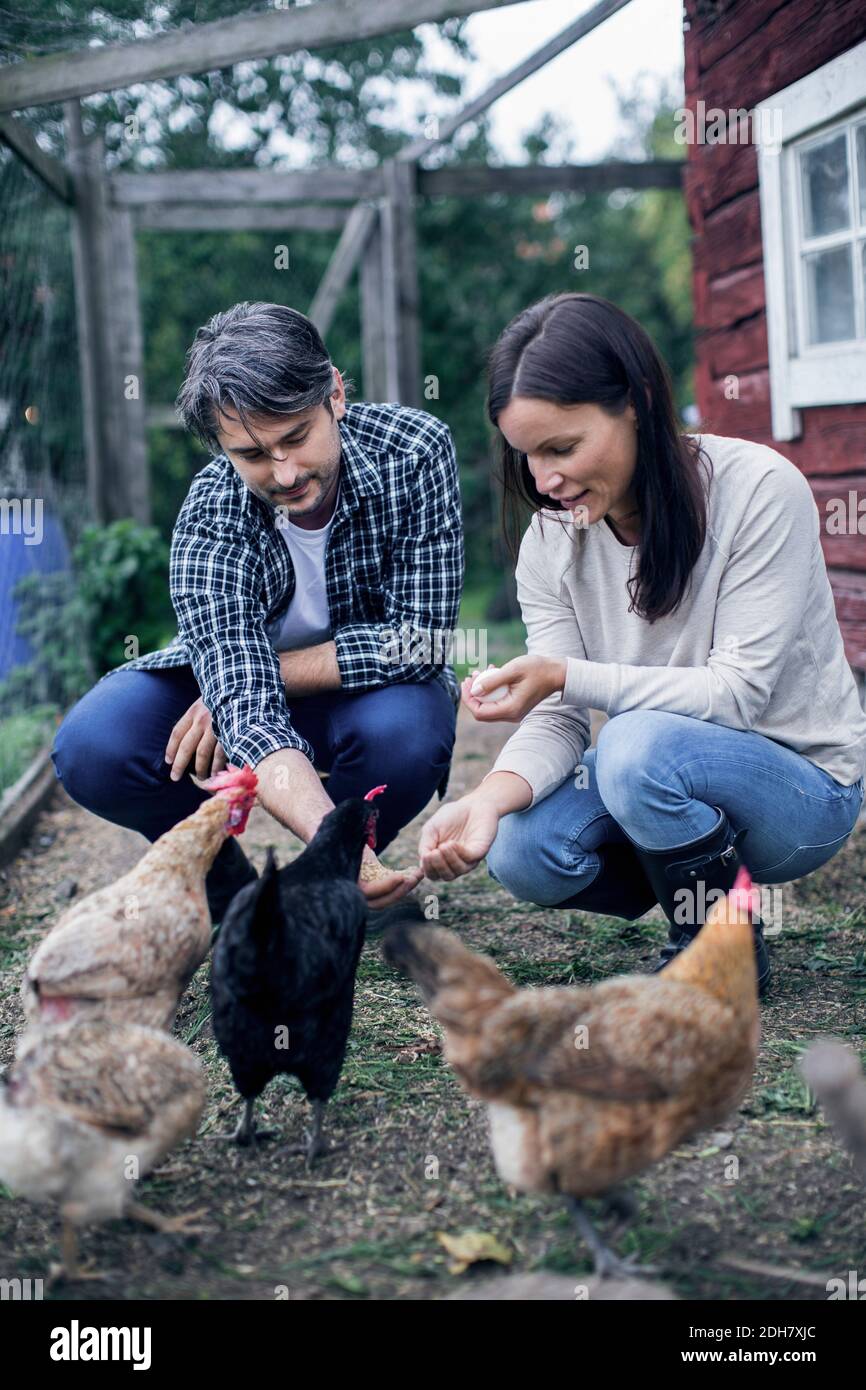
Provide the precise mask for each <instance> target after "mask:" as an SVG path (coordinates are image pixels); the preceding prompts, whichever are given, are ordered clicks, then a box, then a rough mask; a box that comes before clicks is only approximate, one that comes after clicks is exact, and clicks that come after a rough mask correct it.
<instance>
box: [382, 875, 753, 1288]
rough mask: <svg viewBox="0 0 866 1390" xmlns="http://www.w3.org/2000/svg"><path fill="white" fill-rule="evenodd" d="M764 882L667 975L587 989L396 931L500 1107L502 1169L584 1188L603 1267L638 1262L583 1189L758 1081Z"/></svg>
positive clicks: (509, 1178) (576, 1195)
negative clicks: (621, 1252) (758, 915)
mask: <svg viewBox="0 0 866 1390" xmlns="http://www.w3.org/2000/svg"><path fill="white" fill-rule="evenodd" d="M750 889H751V880H750V878H749V876H748V874H747V873H746V871H745V870H742V871H741V873H740V874H739V875H738V877H737V881H736V883H735V884H734V887H733V889H732V890H731V892H730V894H728V896H727V898H724V899H722V900H721V901H720V902H718V903H717V904H715V905H714V906H713V908H712V909H711V911H710V912H709V914H708V916H707V921H706V924H705V926H704V927H703V929H702V930H701V931H700V933H699V934H698V935H697V936H696V937H695V940H694V941H693V943H692V944H691V945H690V946H689V947H688V948H687V949H686V950H684V951H683V952H682V953H681V954H680V955H679V956H678V957H677V959H676V960H675V961H674V962H672V964H671V965H669V966H668V968H667V969H666V970H665V971H664V973H663V974H659V975H626V976H620V977H618V978H615V979H611V980H606V981H604V982H603V983H602V984H599V985H594V986H592V987H591V988H587V989H572V988H553V989H522V990H518V989H516V988H515V987H514V985H512V984H511V983H510V982H509V981H508V980H507V979H506V978H505V976H504V975H503V974H502V973H501V972H500V971H499V970H498V969H497V967H496V966H495V965H494V963H493V961H491V960H489V959H488V958H487V957H486V956H479V955H476V954H475V952H473V951H470V950H469V949H468V948H467V947H466V946H464V945H463V944H462V942H461V941H460V939H459V937H457V936H455V935H454V934H453V933H452V932H449V931H443V930H442V929H441V928H438V927H429V926H422V925H410V924H408V923H406V922H402V923H400V924H399V925H397V926H395V927H393V928H392V929H391V931H390V932H389V934H388V935H387V937H386V938H385V943H384V950H385V955H386V958H387V959H388V960H389V961H390V962H391V963H392V964H393V965H395V966H396V967H397V968H398V969H399V970H400V971H401V972H402V973H403V974H406V975H409V976H411V978H412V979H413V980H414V981H415V982H416V984H418V985H419V986H420V988H421V992H422V994H423V995H424V998H425V1001H426V1002H427V1004H428V1007H429V1008H430V1011H431V1013H432V1014H433V1016H434V1017H435V1018H436V1019H438V1021H439V1022H440V1023H441V1024H442V1026H443V1028H444V1031H445V1048H444V1056H445V1059H446V1061H448V1062H449V1063H450V1064H451V1066H452V1067H453V1068H454V1070H455V1071H456V1073H457V1075H458V1077H459V1078H460V1081H461V1082H462V1084H463V1086H464V1087H465V1089H466V1090H467V1091H468V1092H469V1094H470V1095H473V1096H476V1097H478V1098H479V1099H481V1100H484V1101H486V1102H487V1106H488V1114H489V1120H490V1136H491V1143H492V1148H493V1156H494V1159H495V1162H496V1167H497V1170H498V1172H499V1175H500V1177H501V1178H502V1179H503V1180H504V1181H505V1182H507V1183H511V1184H513V1185H514V1186H515V1187H517V1188H520V1189H522V1190H524V1191H531V1192H557V1193H561V1194H563V1195H564V1196H566V1197H568V1198H569V1200H570V1205H571V1207H572V1210H573V1213H574V1216H575V1219H576V1221H577V1224H578V1227H579V1229H580V1231H581V1233H582V1235H583V1236H584V1238H585V1239H586V1240H587V1243H588V1244H589V1245H590V1248H591V1250H592V1253H593V1256H594V1259H595V1264H596V1272H597V1273H599V1274H601V1275H610V1274H617V1275H621V1276H628V1275H630V1274H633V1273H635V1267H634V1266H633V1265H632V1264H631V1262H628V1261H621V1260H618V1259H617V1257H616V1256H615V1255H614V1254H613V1253H612V1252H611V1251H610V1250H609V1249H608V1248H607V1246H605V1245H604V1243H603V1241H602V1240H601V1238H600V1237H599V1235H598V1233H597V1232H596V1231H595V1228H594V1226H593V1225H592V1223H591V1222H590V1220H589V1217H588V1215H587V1213H586V1212H585V1211H584V1209H583V1207H582V1205H581V1203H580V1200H579V1199H580V1198H582V1197H591V1196H598V1195H601V1194H605V1193H608V1192H610V1191H611V1190H612V1189H614V1188H615V1187H616V1185H617V1184H618V1183H620V1182H622V1181H623V1180H624V1179H626V1178H629V1177H631V1176H633V1175H634V1174H636V1173H639V1172H640V1171H641V1170H642V1169H644V1168H646V1167H648V1166H649V1165H650V1164H651V1163H654V1162H656V1161H657V1160H658V1159H660V1158H662V1157H663V1156H664V1155H665V1154H666V1153H668V1152H670V1150H671V1149H672V1148H674V1147H675V1146H676V1145H677V1144H679V1143H680V1142H681V1141H682V1140H684V1139H686V1138H688V1137H689V1136H690V1135H693V1134H695V1133H696V1132H697V1131H699V1130H701V1129H704V1128H705V1127H707V1126H710V1125H714V1124H718V1123H719V1122H720V1121H721V1120H722V1119H724V1117H725V1116H726V1115H728V1114H729V1113H730V1111H731V1110H733V1109H734V1108H735V1107H736V1105H737V1104H738V1102H739V1101H740V1100H741V1098H742V1096H743V1095H744V1093H745V1091H746V1089H747V1088H748V1085H749V1082H750V1080H751V1076H752V1071H753V1067H754V1063H755V1056H756V1053H757V1047H758V1037H759V1025H758V995H757V982H756V975H755V961H754V944H753V938H752V928H751V925H750V923H751V916H750V902H751V893H750ZM645 1272H650V1271H648V1270H647V1271H645Z"/></svg>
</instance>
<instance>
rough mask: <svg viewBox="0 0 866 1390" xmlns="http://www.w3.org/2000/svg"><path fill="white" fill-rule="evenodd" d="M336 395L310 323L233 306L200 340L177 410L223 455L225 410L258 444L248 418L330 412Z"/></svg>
mask: <svg viewBox="0 0 866 1390" xmlns="http://www.w3.org/2000/svg"><path fill="white" fill-rule="evenodd" d="M333 389H334V364H333V363H332V361H331V359H330V357H329V356H328V351H327V348H326V347H325V344H324V343H323V342H322V339H321V336H320V334H319V330H318V329H317V328H316V326H315V324H314V323H313V322H312V321H311V320H310V319H308V318H307V317H306V315H304V314H300V313H298V311H297V309H289V308H287V307H286V305H284V304H247V303H244V304H235V305H234V307H233V308H231V309H227V310H226V311H225V313H222V314H214V316H213V318H211V319H209V320H208V322H207V323H206V324H203V325H202V327H201V328H200V329H199V330H198V332H197V333H196V335H195V340H194V342H193V345H192V347H191V348H190V350H189V352H188V353H187V359H186V376H185V378H184V383H183V386H182V387H181V389H180V393H179V395H178V398H177V408H178V411H179V412H180V415H181V418H182V420H183V423H184V424H185V426H186V428H187V429H188V430H190V431H191V433H192V434H194V435H195V436H196V438H198V439H200V440H201V442H202V443H203V444H205V445H206V446H207V447H208V448H209V449H211V450H212V452H213V453H215V454H218V453H220V442H219V439H218V436H217V430H218V418H217V417H218V414H219V412H220V411H221V410H224V409H225V408H226V407H228V408H229V409H230V410H232V411H233V412H234V413H235V414H236V415H237V416H238V419H239V420H240V421H241V422H242V424H243V425H244V428H245V429H246V430H248V432H249V433H250V435H251V436H252V438H253V439H256V436H255V433H254V431H253V430H252V429H251V428H250V424H249V421H250V419H251V418H254V417H256V416H262V415H294V414H296V413H297V412H298V411H300V410H307V409H309V407H310V406H314V405H322V404H323V403H326V404H327V406H328V409H329V410H330V408H331V403H330V400H329V397H330V394H331V392H332V391H333ZM256 442H257V443H258V442H259V441H258V440H256Z"/></svg>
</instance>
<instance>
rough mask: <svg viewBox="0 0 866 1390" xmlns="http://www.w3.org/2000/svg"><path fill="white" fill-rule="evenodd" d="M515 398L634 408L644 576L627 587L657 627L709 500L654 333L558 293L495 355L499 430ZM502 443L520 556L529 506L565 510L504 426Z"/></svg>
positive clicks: (584, 299)
mask: <svg viewBox="0 0 866 1390" xmlns="http://www.w3.org/2000/svg"><path fill="white" fill-rule="evenodd" d="M515 396H524V397H530V398H533V399H537V400H544V401H555V402H556V404H557V405H579V404H583V403H584V402H592V403H594V404H596V405H598V406H600V407H601V408H602V409H603V410H606V411H607V412H608V413H609V414H611V415H621V414H622V413H623V411H624V410H625V409H626V408H627V406H628V405H629V404H631V405H633V406H634V409H635V413H636V415H637V423H638V430H637V464H636V467H635V474H634V483H633V486H634V492H635V497H636V499H637V506H638V511H639V513H640V529H641V539H640V550H639V559H638V569H637V573H636V574H635V575H633V576H632V578H631V579H630V580H629V583H628V588H629V593H630V594H631V606H632V608H633V609H634V610H635V611H637V612H638V613H639V614H640V616H641V617H644V618H646V619H647V620H648V621H649V622H650V623H652V622H655V620H656V619H657V618H663V617H665V616H666V615H667V614H669V613H672V612H673V611H674V609H675V608H676V607H677V606H678V604H679V603H680V601H681V600H682V598H683V595H684V594H685V591H686V588H687V586H688V582H689V576H690V575H691V572H692V570H693V568H694V566H695V562H696V561H697V558H698V556H699V555H700V553H701V549H702V547H703V544H704V539H705V537H706V527H707V517H706V496H705V490H704V486H703V483H702V480H701V477H700V470H699V467H698V460H699V458H700V457H701V456H702V451H701V449H700V446H699V444H698V442H697V440H695V439H690V438H688V436H686V435H684V434H682V433H681V430H680V427H679V424H678V421H677V415H676V411H675V409H674V403H673V393H672V390H671V382H670V376H669V374H668V370H667V367H666V366H665V364H664V362H663V361H662V359H661V357H660V356H659V353H658V351H657V349H656V347H655V345H654V344H653V342H652V340H651V339H650V337H649V335H648V334H647V333H646V332H645V331H644V329H643V328H641V326H640V324H639V323H637V322H636V321H635V320H634V319H633V318H630V317H629V315H628V314H625V313H623V311H622V310H621V309H618V308H617V307H616V305H615V304H611V303H610V302H609V301H608V300H606V299H600V298H598V297H597V296H596V295H593V294H557V295H549V296H548V297H547V298H546V299H542V300H541V301H540V303H538V304H533V305H532V306H531V307H530V308H528V309H524V310H523V311H522V313H520V314H518V315H517V317H516V318H514V319H512V321H511V323H509V325H508V327H507V328H506V329H505V330H504V332H503V333H502V335H501V337H500V338H499V341H498V342H497V344H496V346H495V347H494V349H493V351H492V353H491V355H490V361H489V394H488V402H487V408H488V413H489V415H490V419H491V421H492V422H493V424H494V425H496V426H497V428H498V426H499V417H500V415H501V414H502V412H503V410H504V409H505V407H506V406H507V405H508V403H509V401H510V400H511V399H512V398H513V397H515ZM500 444H501V463H502V477H501V482H502V488H503V497H502V502H503V507H502V512H503V525H504V529H505V536H506V541H507V543H508V548H509V550H510V552H511V555H512V558H515V557H516V555H517V550H518V546H519V539H520V534H521V531H522V529H523V524H524V522H525V514H526V508H527V506H528V507H529V508H530V509H531V510H532V511H541V510H555V511H556V510H558V511H563V512H564V511H565V510H566V509H565V508H563V507H562V506H561V504H560V503H558V502H556V501H554V500H553V499H552V498H550V497H546V496H545V495H544V494H543V493H541V492H539V491H538V488H537V487H536V485H535V479H534V478H533V477H532V474H531V473H530V471H529V465H528V463H527V459H526V455H525V454H521V453H520V452H519V451H518V450H516V449H513V448H512V447H511V445H510V444H509V443H508V441H507V440H506V439H505V437H504V436H503V435H502V433H501V431H500ZM703 457H704V459H705V460H706V462H707V464H709V460H708V459H706V455H703ZM710 467H711V465H710ZM575 535H576V536H579V535H580V531H579V530H577V529H575Z"/></svg>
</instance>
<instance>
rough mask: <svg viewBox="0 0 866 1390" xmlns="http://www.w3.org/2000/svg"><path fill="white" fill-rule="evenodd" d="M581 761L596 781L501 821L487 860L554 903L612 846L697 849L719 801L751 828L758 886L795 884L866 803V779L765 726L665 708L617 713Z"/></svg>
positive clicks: (834, 846)
mask: <svg viewBox="0 0 866 1390" xmlns="http://www.w3.org/2000/svg"><path fill="white" fill-rule="evenodd" d="M582 767H583V768H584V769H585V777H584V778H583V779H582V780H584V781H585V782H586V785H585V786H582V787H580V788H578V787H576V786H575V778H573V777H570V778H569V779H568V781H567V782H564V783H563V784H562V786H561V787H558V788H557V789H556V791H554V792H551V793H550V795H549V796H546V797H545V798H544V800H543V801H539V802H538V803H537V805H534V806H530V807H529V808H528V809H527V810H526V811H515V812H513V813H512V814H511V815H508V816H504V817H503V818H502V820H501V821H500V823H499V830H498V833H497V836H496V839H495V840H494V842H493V844H492V846H491V848H490V853H489V854H488V856H487V867H488V870H489V872H490V875H491V877H493V878H495V879H496V880H497V882H499V883H501V884H502V885H503V886H504V887H505V888H507V889H508V891H509V892H510V893H512V894H513V895H514V897H515V898H518V899H520V900H521V901H523V902H532V903H539V904H543V905H545V906H554V905H555V904H556V903H561V902H564V901H565V899H566V898H570V897H572V896H574V894H576V893H579V892H581V891H582V890H583V889H584V888H587V887H589V885H590V884H591V883H592V881H593V879H594V878H595V877H596V875H597V874H598V872H599V869H600V863H601V861H600V860H599V856H598V853H597V851H598V849H599V848H600V846H601V845H603V844H605V843H609V842H611V841H617V840H618V841H624V840H632V841H634V842H635V843H636V844H637V845H639V846H640V847H641V848H643V849H649V850H665V851H666V850H671V849H678V848H680V847H682V846H686V845H690V844H692V843H693V842H694V841H695V840H699V839H701V838H702V837H703V836H705V835H707V834H709V832H710V831H711V830H713V829H714V828H715V826H716V825H717V824H718V821H719V815H718V811H717V810H716V809H715V808H716V807H720V808H721V809H722V810H723V811H724V812H725V814H726V815H727V817H728V820H729V821H730V823H731V825H732V826H733V828H734V830H740V829H745V830H746V832H747V833H746V835H745V836H744V837H743V839H742V840H741V841H740V844H739V849H740V853H741V856H742V859H743V862H744V863H745V864H746V866H747V867H748V869H749V872H750V874H751V875H752V878H753V879H754V880H755V882H757V883H787V882H788V881H789V880H791V879H795V878H803V877H804V876H805V875H806V874H810V873H812V871H813V870H814V869H817V868H820V866H821V865H822V864H826V862H827V860H828V859H832V857H833V855H834V854H835V853H836V852H837V850H839V849H841V847H842V845H843V844H844V843H845V841H846V840H847V838H848V836H849V835H850V834H851V831H852V830H853V829H854V826H855V824H856V822H857V816H858V814H859V811H860V807H861V805H862V802H863V778H862V777H861V778H860V779H859V781H857V782H855V783H854V784H853V785H852V786H850V787H845V786H842V784H841V783H840V782H837V781H836V780H835V779H834V778H833V777H831V776H830V774H829V773H828V772H824V771H823V770H822V769H821V768H819V767H816V766H815V764H814V763H811V762H809V761H808V759H807V758H803V757H801V756H800V754H799V753H795V752H793V751H792V750H791V749H790V748H786V747H784V745H782V744H781V743H776V742H775V741H774V740H773V739H769V738H765V737H764V736H763V735H762V734H755V733H751V732H746V731H744V730H740V729H728V728H725V727H724V726H722V725H721V724H710V723H708V722H707V721H706V720H703V719H690V718H687V717H686V716H685V715H681V714H668V713H667V712H666V711H663V710H628V711H626V712H625V713H623V714H618V715H615V716H614V718H613V719H610V720H608V722H607V723H606V724H605V725H604V727H603V728H602V730H601V733H600V734H599V737H598V744H597V747H595V748H590V749H588V750H587V751H586V753H585V754H584V757H583V763H582Z"/></svg>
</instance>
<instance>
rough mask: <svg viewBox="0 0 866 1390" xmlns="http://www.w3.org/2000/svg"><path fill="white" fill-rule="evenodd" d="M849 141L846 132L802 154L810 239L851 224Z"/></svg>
mask: <svg viewBox="0 0 866 1390" xmlns="http://www.w3.org/2000/svg"><path fill="white" fill-rule="evenodd" d="M847 151H848V141H847V139H846V136H845V132H844V131H842V133H841V135H834V136H832V137H831V139H829V140H825V141H823V143H822V144H820V145H813V146H812V147H811V149H808V150H802V151H801V153H800V170H801V173H802V178H803V227H804V231H805V235H806V236H824V235H825V234H826V233H827V232H838V231H841V230H842V229H843V228H844V227H847V226H848V225H849V222H850V211H849V205H848V154H847Z"/></svg>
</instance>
